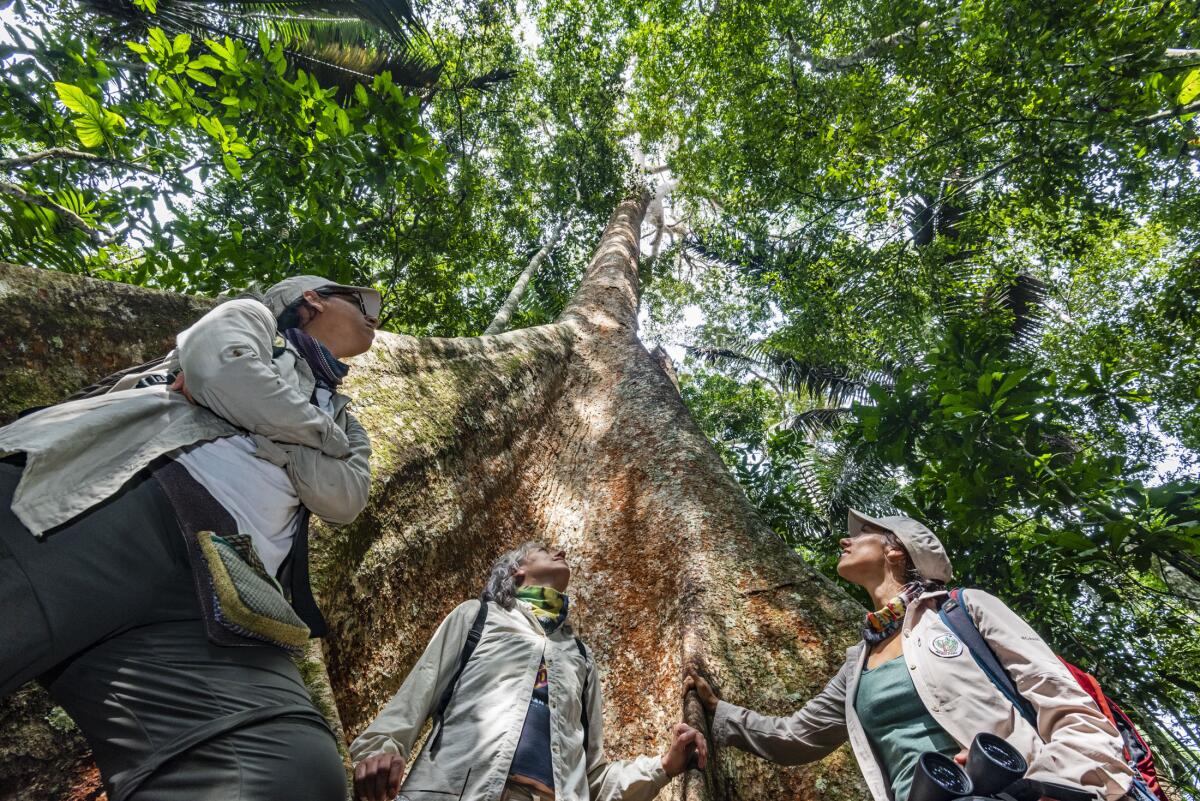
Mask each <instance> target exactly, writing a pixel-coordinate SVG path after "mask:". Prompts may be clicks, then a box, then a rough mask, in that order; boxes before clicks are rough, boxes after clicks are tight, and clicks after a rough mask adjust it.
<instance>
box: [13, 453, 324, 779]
mask: <svg viewBox="0 0 1200 801" xmlns="http://www.w3.org/2000/svg"><path fill="white" fill-rule="evenodd" d="M19 478H20V468H19V467H17V466H15V465H11V464H7V463H0V695H7V694H8V693H10V692H11V691H12V690H14V689H16V688H17V687H19V686H20V685H21V684H24V683H25V682H27V681H30V680H32V679H34V678H39V677H40V678H41V679H42V681H43V682H44V683H45V684H46V686H47V688H48V689H49V690H50V694H51V696H52V697H53V698H54V700H55V701H56V702H57V703H59V704H61V705H62V706H63V708H64V709H65V710H66V711H67V713H68V714H70V715H71V717H72V718H73V719H74V720H75V722H76V723H77V724H78V726H79V728H80V730H81V731H82V732H83V733H84V735H85V736H86V737H87V739H88V742H89V743H90V745H91V746H92V750H93V753H94V755H95V757H96V762H97V764H98V765H99V767H100V773H101V776H102V777H103V779H104V783H105V789H106V790H107V791H108V794H109V798H110V801H150V800H151V799H154V800H155V801H157V800H158V799H166V800H167V801H172V800H173V799H180V800H181V801H182V799H188V800H189V801H192V800H193V799H194V800H195V801H207V800H208V799H211V800H212V801H218V799H219V800H220V801H275V799H278V800H279V801H284V799H286V800H287V801H307V800H308V799H311V801H343V799H344V798H345V792H346V784H345V774H344V773H343V770H342V762H341V758H340V757H339V755H338V752H337V747H336V744H335V742H334V739H333V737H332V735H331V734H330V732H329V730H328V728H327V727H326V725H325V723H324V719H323V718H322V717H321V715H320V713H319V712H318V711H317V710H316V709H315V708H314V707H313V705H312V701H311V699H310V697H309V695H308V691H307V689H306V688H305V686H304V682H303V681H302V680H301V678H300V675H299V672H298V671H297V669H296V667H295V665H294V664H293V663H292V661H291V659H290V658H289V657H288V655H287V653H286V652H285V651H283V650H282V649H280V648H276V647H274V646H270V645H251V646H241V647H219V646H214V645H212V644H210V643H209V642H208V639H207V637H206V636H205V632H204V624H203V622H202V620H201V617H200V608H199V605H198V603H197V601H196V591H195V589H194V585H193V579H192V574H191V570H190V568H189V565H188V557H187V553H186V548H185V545H184V542H183V538H182V535H181V533H180V531H179V525H178V522H177V521H176V518H175V514H174V510H173V509H172V508H171V505H170V503H169V502H168V501H167V499H166V497H165V496H164V495H163V493H162V491H161V489H160V488H159V486H158V484H157V482H156V481H155V480H154V479H152V478H149V479H144V480H142V481H140V482H136V483H134V484H133V485H132V486H130V487H128V488H126V489H125V490H124V491H123V492H121V493H120V494H118V495H117V496H115V497H114V498H112V499H110V500H109V501H107V502H106V503H104V504H102V505H100V506H98V507H96V508H94V509H92V510H90V511H89V512H88V513H87V514H85V515H83V516H81V517H79V518H77V519H76V520H75V521H73V522H72V523H70V524H68V525H66V526H63V527H62V528H60V529H57V530H56V531H54V532H52V533H50V534H48V535H46V536H45V537H44V538H43V539H41V540H38V539H35V538H34V537H33V535H32V534H30V533H29V531H28V530H27V529H26V528H25V527H24V526H23V525H21V523H20V521H18V520H17V519H16V517H15V516H14V515H13V514H12V510H11V508H10V506H11V502H12V496H13V492H14V490H15V489H16V485H17V482H18V480H19Z"/></svg>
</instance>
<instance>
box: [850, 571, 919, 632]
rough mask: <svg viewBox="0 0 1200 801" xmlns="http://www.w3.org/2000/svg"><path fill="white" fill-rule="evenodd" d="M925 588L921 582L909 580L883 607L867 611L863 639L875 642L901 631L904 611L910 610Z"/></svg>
mask: <svg viewBox="0 0 1200 801" xmlns="http://www.w3.org/2000/svg"><path fill="white" fill-rule="evenodd" d="M923 589H924V588H923V587H922V586H921V582H919V581H912V582H909V583H908V584H905V585H904V589H902V590H901V591H900V594H899V595H897V596H896V597H895V598H893V599H892V600H890V601H888V602H887V604H885V605H884V607H883V608H882V609H879V610H876V611H874V612H867V619H866V621H865V622H864V623H863V639H864V640H866V641H867V642H868V643H871V644H874V643H877V642H883V641H884V640H886V639H887V638H888V637H891V636H892V635H893V634H895V633H896V632H897V631H899V630H900V627H901V626H903V625H904V613H905V612H906V611H907V610H908V605H909V604H911V603H912V602H913V601H915V600H916V599H917V598H918V597H919V596H920V595H921V591H922V590H923Z"/></svg>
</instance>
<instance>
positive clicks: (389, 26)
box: [83, 0, 441, 89]
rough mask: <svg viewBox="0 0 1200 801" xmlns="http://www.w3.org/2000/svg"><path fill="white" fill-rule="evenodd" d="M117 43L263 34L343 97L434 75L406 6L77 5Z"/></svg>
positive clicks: (287, 2)
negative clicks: (159, 36)
mask: <svg viewBox="0 0 1200 801" xmlns="http://www.w3.org/2000/svg"><path fill="white" fill-rule="evenodd" d="M83 5H84V7H85V8H87V9H88V10H90V11H92V12H94V13H95V14H97V15H99V16H101V17H103V18H104V19H105V20H107V21H108V22H109V23H110V24H112V25H114V30H113V34H114V36H117V37H120V38H121V39H122V40H124V39H130V38H141V37H142V36H143V35H144V33H145V30H146V29H147V28H149V27H160V28H162V29H163V30H165V31H168V32H171V33H189V34H193V35H198V36H204V37H216V38H223V37H225V36H230V37H233V38H235V39H240V40H242V41H245V42H254V41H256V39H257V37H258V34H259V32H260V31H265V32H266V33H267V34H268V36H269V37H270V38H271V39H272V40H273V41H278V42H280V43H281V44H282V46H283V48H284V53H285V55H286V56H287V59H288V61H289V63H290V64H291V65H292V66H293V67H294V68H302V69H305V70H307V71H308V72H310V73H312V74H313V75H314V76H316V78H317V80H318V81H320V82H321V84H323V85H326V86H337V87H339V88H340V89H351V88H353V86H354V85H355V84H357V83H363V82H369V81H370V80H371V79H372V78H373V77H374V76H375V75H378V74H380V73H382V72H385V71H387V72H390V73H391V75H392V80H393V81H394V82H395V83H397V84H399V85H402V86H409V87H414V88H429V87H432V86H433V85H434V84H435V83H436V82H437V80H438V76H439V75H440V74H441V66H440V64H439V62H438V60H437V58H436V57H435V55H434V53H433V49H432V45H431V43H430V40H429V36H428V33H427V32H426V31H425V28H424V25H423V24H422V23H421V20H420V18H419V17H418V15H417V12H416V9H415V8H414V6H413V4H412V3H411V2H409V1H408V0H324V1H323V0H277V1H276V2H270V3H264V2H253V0H251V1H250V2H243V1H242V0H138V2H134V0H83Z"/></svg>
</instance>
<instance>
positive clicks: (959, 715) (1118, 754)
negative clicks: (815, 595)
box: [713, 590, 1133, 801]
mask: <svg viewBox="0 0 1200 801" xmlns="http://www.w3.org/2000/svg"><path fill="white" fill-rule="evenodd" d="M945 595H946V593H945V592H933V593H925V594H924V595H922V596H921V597H920V598H919V599H918V600H917V601H916V602H915V603H914V604H913V605H912V606H911V607H910V608H909V611H908V614H907V615H906V616H905V620H904V627H903V629H902V632H903V633H902V634H901V643H902V645H903V650H904V654H903V658H904V661H905V664H907V665H908V668H909V675H910V676H911V677H912V681H913V685H914V686H915V687H916V690H917V695H919V696H920V698H921V701H922V703H924V705H925V708H926V709H927V710H929V714H930V715H931V716H933V719H934V720H935V721H937V723H938V725H939V726H941V727H942V728H943V729H945V731H946V733H947V734H949V735H950V736H951V737H953V738H954V740H955V742H957V743H958V744H959V745H960V746H961V747H964V748H965V747H969V746H970V744H971V741H972V740H974V739H975V735H977V734H979V733H980V732H992V733H993V734H996V735H999V736H1000V737H1003V738H1004V739H1005V740H1007V741H1008V742H1009V743H1011V744H1012V745H1013V746H1015V747H1016V748H1017V750H1019V751H1020V752H1021V753H1022V754H1023V755H1024V756H1025V759H1026V761H1027V762H1028V763H1029V772H1028V773H1027V774H1026V775H1027V776H1028V778H1031V779H1038V780H1043V781H1051V782H1057V783H1059V784H1068V785H1074V786H1077V787H1082V788H1086V789H1089V790H1091V791H1093V792H1095V793H1097V794H1098V796H1100V797H1103V798H1105V799H1107V800H1108V801H1116V799H1119V798H1121V797H1122V796H1123V795H1125V793H1126V791H1127V790H1128V789H1129V784H1130V782H1131V781H1132V779H1133V773H1132V771H1131V770H1130V768H1129V766H1128V765H1127V764H1126V763H1125V760H1124V757H1123V754H1122V750H1121V738H1120V735H1119V734H1118V733H1117V731H1116V729H1115V728H1114V727H1113V726H1112V724H1111V723H1109V721H1108V719H1107V718H1106V717H1104V715H1103V714H1102V713H1101V712H1100V710H1099V709H1098V708H1097V707H1096V704H1095V702H1094V701H1092V699H1091V697H1090V696H1089V695H1088V694H1087V693H1085V692H1084V691H1083V689H1082V688H1081V687H1080V686H1079V684H1078V683H1077V682H1076V681H1075V679H1074V678H1073V677H1072V676H1071V674H1070V673H1069V672H1068V671H1067V669H1066V668H1065V667H1064V666H1063V664H1062V662H1060V661H1059V659H1058V657H1057V656H1055V654H1054V652H1053V651H1051V650H1050V647H1049V646H1048V645H1046V643H1045V641H1043V640H1042V638H1041V637H1039V636H1038V635H1037V632H1035V631H1034V630H1033V629H1032V628H1031V627H1030V626H1029V624H1028V623H1026V622H1025V621H1024V620H1022V619H1021V617H1020V616H1018V615H1017V614H1016V613H1014V612H1013V611H1012V610H1011V609H1009V608H1008V607H1007V606H1005V605H1004V603H1003V602H1002V601H1000V600H999V599H998V598H996V597H994V596H992V595H989V594H988V593H986V592H983V591H981V590H970V591H968V592H966V593H964V594H963V597H964V599H965V604H966V608H967V611H968V612H969V613H970V615H971V618H972V619H973V620H974V621H975V625H976V626H978V628H979V631H980V633H982V634H983V636H984V639H986V640H987V642H988V644H990V645H991V647H992V650H993V651H994V652H995V653H996V656H997V657H998V658H999V660H1000V662H1001V664H1003V665H1004V667H1005V668H1006V669H1007V670H1008V672H1009V674H1010V675H1011V676H1012V678H1013V680H1014V681H1015V682H1016V685H1017V688H1018V689H1019V690H1020V692H1021V695H1022V696H1024V697H1025V698H1026V699H1028V700H1029V701H1030V702H1031V703H1032V704H1033V707H1034V709H1036V710H1037V727H1036V728H1034V727H1033V726H1031V725H1029V724H1028V723H1027V722H1026V721H1025V719H1024V718H1023V717H1022V716H1021V715H1020V713H1019V712H1018V711H1017V710H1016V708H1015V707H1014V706H1013V705H1012V703H1011V702H1009V701H1008V699H1007V698H1005V697H1004V696H1003V695H1002V694H1001V693H1000V691H999V690H998V689H997V688H996V686H995V685H994V684H992V682H991V681H990V680H989V679H988V677H987V675H986V674H985V673H984V672H983V670H982V669H981V668H980V667H979V665H978V664H976V662H975V660H974V658H973V657H972V656H971V654H970V652H969V651H967V649H966V647H965V646H963V645H962V644H961V643H958V640H957V638H953V634H952V632H951V631H950V629H949V628H948V627H947V626H946V625H945V624H944V623H943V622H942V620H941V618H940V617H939V616H938V613H937V609H938V603H939V601H940V600H941V599H943V598H944V597H945ZM947 635H949V636H950V637H951V638H953V639H944V638H946V637H947ZM956 643H958V645H957V646H956V645H955V644H956ZM867 655H868V652H867V649H866V647H865V644H864V643H862V642H859V643H858V644H857V645H855V646H853V647H851V648H849V649H847V651H846V661H845V663H844V664H843V665H842V668H841V670H839V671H838V673H837V675H836V676H834V677H833V679H832V680H831V681H830V682H829V683H828V684H827V685H825V689H824V690H822V691H821V693H820V694H819V695H817V696H816V697H815V698H813V699H812V700H811V701H809V702H808V703H807V704H806V705H805V706H804V707H803V708H801V709H800V710H799V711H797V712H795V713H793V714H792V715H789V716H786V717H771V716H768V715H760V714H758V713H757V712H752V711H751V710H749V709H743V708H741V707H738V706H734V705H733V704H729V703H726V702H724V701H721V702H719V703H718V705H717V711H716V715H715V718H714V720H713V738H714V739H715V740H716V741H717V742H718V743H720V744H728V745H733V746H736V747H738V748H741V749H743V750H745V751H749V752H751V753H754V754H757V755H758V756H760V757H763V758H764V759H769V760H771V761H773V762H778V763H781V764H785V765H798V764H802V763H804V762H812V761H813V760H816V759H820V758H821V757H823V756H825V755H826V754H828V753H829V752H831V751H833V750H834V749H835V748H837V747H838V746H839V745H841V744H842V743H844V742H845V741H846V740H847V739H849V740H850V746H851V748H852V749H853V751H854V755H855V757H856V758H857V759H858V765H859V768H860V769H861V770H862V773H863V777H864V778H865V779H866V782H867V787H868V788H869V789H870V791H871V795H872V796H873V798H874V799H875V801H894V800H893V799H892V798H891V786H890V783H889V782H888V779H887V775H888V774H887V771H886V769H885V767H884V766H883V765H881V764H880V763H879V761H878V759H877V757H876V756H875V753H874V751H873V750H872V747H871V743H870V740H869V739H868V738H867V735H866V732H865V731H864V730H863V727H862V724H861V723H860V722H859V719H858V715H857V713H856V712H855V710H854V699H855V696H856V694H857V692H858V682H859V678H860V677H861V676H862V671H863V668H864V666H865V665H866V659H867ZM899 801H903V799H899Z"/></svg>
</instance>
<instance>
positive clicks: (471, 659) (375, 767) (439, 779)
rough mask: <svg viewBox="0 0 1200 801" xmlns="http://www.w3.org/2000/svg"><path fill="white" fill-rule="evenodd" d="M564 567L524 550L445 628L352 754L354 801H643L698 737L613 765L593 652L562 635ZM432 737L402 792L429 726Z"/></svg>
mask: <svg viewBox="0 0 1200 801" xmlns="http://www.w3.org/2000/svg"><path fill="white" fill-rule="evenodd" d="M570 580H571V568H570V567H569V566H568V564H567V560H566V554H565V553H563V552H562V551H551V550H550V549H548V548H547V547H546V546H545V545H543V544H542V543H540V542H527V543H525V544H523V545H521V546H520V547H518V548H516V549H514V550H511V551H509V552H508V553H505V554H504V555H502V556H501V557H500V558H499V559H497V560H496V562H495V564H493V565H492V568H491V570H490V571H489V574H488V578H487V583H486V586H485V588H484V592H483V596H482V598H481V599H480V600H478V601H467V602H466V603H463V604H460V605H459V606H458V608H456V609H455V610H454V611H453V612H451V613H450V615H449V616H448V617H447V618H446V619H445V620H443V621H442V624H441V626H439V627H438V630H437V632H435V633H434V635H433V639H432V640H430V642H429V645H428V647H426V649H425V653H424V654H422V655H421V658H420V659H419V660H418V661H417V664H416V665H414V666H413V669H412V670H411V671H410V672H409V674H408V677H407V678H406V679H405V680H404V684H403V685H401V687H400V690H399V692H397V693H396V695H395V696H394V697H393V698H392V700H391V701H390V702H389V703H388V705H387V706H386V707H385V708H384V709H383V711H382V712H380V714H379V716H378V717H377V718H375V720H374V721H373V722H372V723H371V725H370V726H369V727H367V730H366V731H364V732H363V733H362V734H361V735H359V737H358V739H356V740H355V741H354V742H353V743H352V744H351V745H350V755H351V757H352V758H353V760H354V761H355V763H356V764H355V768H354V788H355V793H356V795H357V797H358V798H360V799H363V801H390V799H392V798H395V796H396V794H397V793H399V794H400V798H401V799H405V800H406V801H424V800H425V799H430V800H432V799H445V798H472V799H479V800H480V801H497V800H499V801H552V800H556V801H617V799H623V800H624V801H648V799H651V798H653V797H654V796H656V795H657V794H658V791H659V790H661V789H662V788H663V787H664V786H665V785H666V784H667V782H668V781H669V780H670V778H671V777H672V776H677V775H679V774H680V773H682V772H683V770H684V768H685V767H686V765H687V762H688V759H689V757H690V756H691V755H692V753H695V755H696V758H697V760H698V762H699V765H700V766H701V767H703V766H704V763H705V761H706V759H707V746H706V744H705V742H704V738H703V736H701V734H700V733H699V732H698V731H696V730H695V729H693V728H691V727H690V726H687V725H685V724H683V723H679V724H676V725H675V726H674V727H672V729H671V745H670V748H669V749H668V750H667V752H666V753H665V754H663V755H662V756H640V757H637V758H636V759H631V760H627V761H619V762H609V761H607V760H606V759H605V757H604V732H603V720H604V715H603V701H602V699H601V694H600V681H599V677H598V676H597V675H596V666H595V663H594V661H593V659H592V655H591V653H590V651H588V649H587V648H586V646H584V644H583V642H582V641H581V640H579V638H578V637H576V636H574V633H573V632H572V629H571V624H570V623H569V622H568V621H567V615H568V612H569V609H570V598H569V596H568V595H567V586H568V584H569V583H570ZM428 718H433V726H434V728H433V730H432V731H431V733H430V737H429V740H428V741H427V743H426V746H425V748H424V749H423V750H422V751H421V754H420V756H419V757H418V758H417V760H416V762H415V763H414V764H413V766H412V769H411V770H410V771H409V773H408V776H407V778H405V779H404V781H403V782H401V778H402V776H403V774H404V768H405V765H406V764H407V763H408V761H409V759H410V757H411V754H412V747H413V743H414V741H415V740H416V738H417V735H418V734H419V733H420V731H421V728H422V727H423V726H424V724H425V721H426V719H428Z"/></svg>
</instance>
